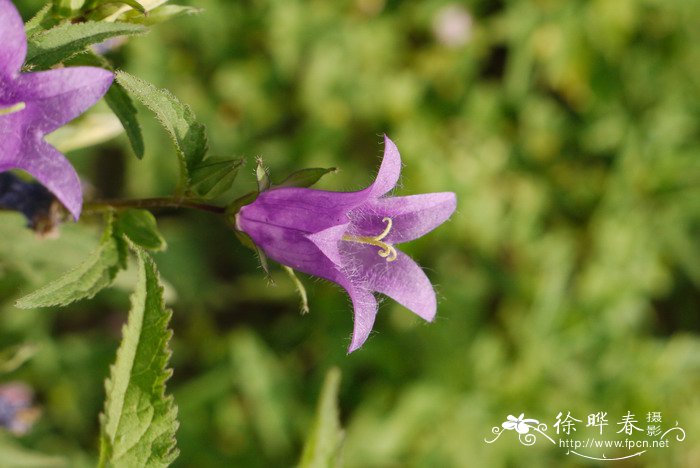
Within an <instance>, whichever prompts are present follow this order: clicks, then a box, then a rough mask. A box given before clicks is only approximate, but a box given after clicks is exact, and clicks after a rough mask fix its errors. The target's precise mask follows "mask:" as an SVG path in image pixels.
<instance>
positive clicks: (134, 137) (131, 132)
mask: <svg viewBox="0 0 700 468" xmlns="http://www.w3.org/2000/svg"><path fill="white" fill-rule="evenodd" d="M105 101H106V102H107V105H109V108H110V109H112V112H114V115H116V116H117V117H118V118H119V121H120V122H121V123H122V126H123V127H124V130H126V135H127V137H129V143H131V149H132V150H134V154H135V155H136V157H137V158H139V159H141V158H143V154H144V145H143V135H142V133H141V125H139V122H138V120H136V113H137V111H136V107H134V103H133V102H132V101H131V98H130V97H129V95H128V94H127V93H126V90H125V89H124V88H123V87H122V86H121V85H120V84H119V83H114V84H112V86H111V87H110V88H109V91H107V94H105Z"/></svg>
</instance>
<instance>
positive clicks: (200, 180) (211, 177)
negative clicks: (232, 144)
mask: <svg viewBox="0 0 700 468" xmlns="http://www.w3.org/2000/svg"><path fill="white" fill-rule="evenodd" d="M242 165H243V160H242V159H225V160H215V159H206V160H204V161H203V162H202V164H200V165H199V166H197V167H196V168H195V169H194V170H193V171H192V184H191V189H192V190H193V191H194V192H195V193H196V194H197V195H198V196H200V197H202V198H216V197H218V196H220V195H223V194H224V193H225V192H226V191H227V190H229V189H230V188H231V186H232V185H233V181H234V180H235V179H236V175H237V174H238V169H239V168H240V167H241V166H242Z"/></svg>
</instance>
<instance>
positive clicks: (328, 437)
mask: <svg viewBox="0 0 700 468" xmlns="http://www.w3.org/2000/svg"><path fill="white" fill-rule="evenodd" d="M339 387H340V370H339V369H338V368H335V367H334V368H332V369H331V370H329V371H328V374H326V378H325V380H324V382H323V389H322V390H321V397H320V398H319V401H318V407H317V409H316V421H315V422H314V426H313V429H312V431H311V434H310V435H309V438H308V439H307V440H306V444H304V452H303V453H302V456H301V461H300V462H299V466H300V467H301V468H322V467H327V466H340V452H341V448H342V443H343V437H344V434H343V430H342V428H341V427H340V418H339V415H338V388H339Z"/></svg>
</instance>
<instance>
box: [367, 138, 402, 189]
mask: <svg viewBox="0 0 700 468" xmlns="http://www.w3.org/2000/svg"><path fill="white" fill-rule="evenodd" d="M400 176H401V155H400V154H399V149H398V148H397V147H396V145H395V144H394V142H393V141H391V140H390V139H389V137H388V136H386V135H384V156H383V158H382V165H381V166H380V167H379V172H378V173H377V177H376V178H375V179H374V182H373V183H372V185H370V186H369V187H367V188H366V189H365V190H363V192H367V193H368V198H378V197H381V196H382V195H384V194H385V193H387V192H388V191H390V190H391V189H393V188H394V187H395V186H396V183H397V182H398V181H399V177H400Z"/></svg>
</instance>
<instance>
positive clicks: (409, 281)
mask: <svg viewBox="0 0 700 468" xmlns="http://www.w3.org/2000/svg"><path fill="white" fill-rule="evenodd" d="M397 253H398V256H397V257H396V260H394V261H393V262H387V261H386V259H384V258H382V257H380V256H379V255H378V254H377V248H373V247H366V248H363V249H358V250H357V251H355V252H354V253H353V262H354V268H355V270H356V272H355V274H356V275H357V276H358V277H361V278H364V279H365V281H367V285H368V287H369V288H370V289H371V290H373V291H377V292H379V293H382V294H385V295H387V296H389V297H390V298H392V299H393V300H395V301H396V302H398V303H399V304H401V305H402V306H404V307H406V308H407V309H409V310H410V311H411V312H413V313H414V314H416V315H418V316H419V317H421V318H423V319H424V320H427V321H429V322H432V321H433V319H434V318H435V313H436V310H437V300H436V298H435V290H434V289H433V285H432V284H430V280H429V279H428V277H427V276H426V275H425V272H424V271H423V269H422V268H421V267H420V266H418V264H417V263H416V262H415V261H413V259H412V258H411V257H409V256H408V255H406V254H405V253H403V252H401V251H398V252H397Z"/></svg>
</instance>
